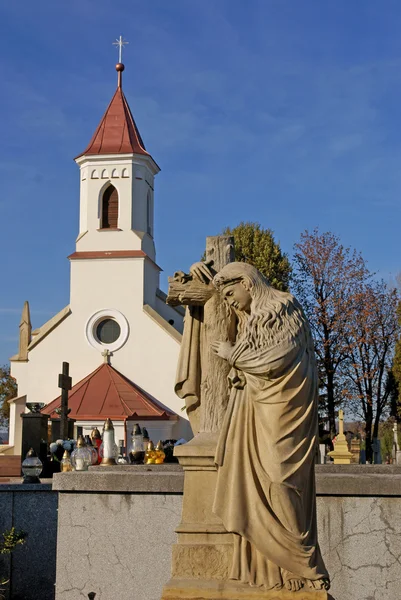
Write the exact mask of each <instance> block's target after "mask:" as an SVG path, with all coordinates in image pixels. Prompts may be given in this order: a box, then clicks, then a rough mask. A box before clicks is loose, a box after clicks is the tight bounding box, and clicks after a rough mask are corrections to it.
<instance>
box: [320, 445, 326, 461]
mask: <svg viewBox="0 0 401 600" xmlns="http://www.w3.org/2000/svg"><path fill="white" fill-rule="evenodd" d="M319 459H320V460H319V463H320V464H321V465H324V464H325V462H326V444H319Z"/></svg>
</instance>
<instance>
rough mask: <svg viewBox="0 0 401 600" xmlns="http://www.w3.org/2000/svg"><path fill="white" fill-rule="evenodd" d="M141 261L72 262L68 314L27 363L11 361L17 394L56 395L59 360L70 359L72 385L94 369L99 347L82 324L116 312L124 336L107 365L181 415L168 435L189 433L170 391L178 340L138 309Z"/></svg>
mask: <svg viewBox="0 0 401 600" xmlns="http://www.w3.org/2000/svg"><path fill="white" fill-rule="evenodd" d="M145 260H146V259H109V260H102V259H100V260H99V259H91V260H73V261H71V304H70V308H71V314H70V315H69V316H68V317H66V318H65V319H64V321H62V322H61V323H60V324H59V325H58V326H57V327H56V328H55V329H54V330H53V331H52V332H50V334H49V335H48V336H46V337H45V338H43V340H41V341H40V342H39V343H38V344H37V345H36V346H34V347H33V348H32V350H31V351H30V352H29V361H28V362H24V363H22V362H13V363H12V374H13V376H14V377H16V378H17V381H18V393H19V395H22V394H26V395H27V401H28V402H45V403H46V404H47V403H49V402H51V401H52V400H54V398H56V397H57V396H58V395H59V394H60V390H59V388H58V374H59V373H60V372H61V365H62V362H63V361H67V362H69V363H70V374H71V377H72V380H73V384H74V385H75V383H77V382H79V381H80V380H82V379H83V378H84V377H86V376H87V375H89V374H90V373H91V372H92V371H94V370H95V369H96V368H97V367H99V366H100V365H101V364H102V363H103V360H104V359H103V357H102V355H101V350H102V349H101V348H93V347H92V346H91V345H90V343H89V341H88V339H87V335H86V326H87V323H88V320H89V319H90V318H91V317H92V316H93V315H94V314H95V313H96V312H98V311H108V310H117V311H119V312H120V313H122V314H123V315H124V317H125V318H126V320H127V321H128V324H129V335H128V338H127V341H126V343H125V344H124V345H123V346H122V347H121V348H119V349H118V350H115V351H113V353H112V356H111V360H110V362H111V365H112V366H113V367H114V368H115V369H117V370H118V371H120V372H121V373H122V374H123V375H125V376H126V377H128V378H129V379H130V380H131V381H133V382H134V383H135V384H136V385H138V386H139V387H140V388H142V389H143V390H144V391H145V392H147V393H148V394H150V395H151V396H153V397H154V398H155V399H157V400H158V401H159V402H161V403H162V404H163V405H165V406H166V407H167V408H169V409H170V410H172V411H173V412H175V413H177V414H178V415H179V416H180V417H182V418H181V419H180V421H179V422H178V423H177V424H174V425H173V435H172V437H177V438H179V437H185V438H188V437H189V435H190V430H189V429H188V425H187V423H186V422H185V419H186V415H185V413H183V412H182V411H181V408H182V404H183V402H182V400H180V399H179V398H178V397H177V396H176V395H175V393H174V380H175V372H176V366H177V362H178V355H179V347H180V344H179V342H178V341H177V340H176V339H175V338H174V337H173V336H172V335H170V333H169V332H168V331H166V329H165V328H163V327H162V326H161V325H160V324H159V323H157V322H156V321H155V320H153V319H152V318H150V317H149V315H148V314H146V312H145V311H144V310H143V289H144V278H143V267H144V262H145ZM174 312H175V311H174ZM176 318H177V316H176Z"/></svg>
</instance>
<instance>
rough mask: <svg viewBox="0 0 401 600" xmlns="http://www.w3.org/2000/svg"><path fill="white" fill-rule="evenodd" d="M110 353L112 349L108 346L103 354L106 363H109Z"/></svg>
mask: <svg viewBox="0 0 401 600" xmlns="http://www.w3.org/2000/svg"><path fill="white" fill-rule="evenodd" d="M110 355H111V352H110V350H109V349H108V348H106V349H105V350H103V352H102V356H103V359H104V362H105V364H106V365H108V364H109V358H110Z"/></svg>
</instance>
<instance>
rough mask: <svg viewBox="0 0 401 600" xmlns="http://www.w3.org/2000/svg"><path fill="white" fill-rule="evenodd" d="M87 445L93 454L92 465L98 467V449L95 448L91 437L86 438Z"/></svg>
mask: <svg viewBox="0 0 401 600" xmlns="http://www.w3.org/2000/svg"><path fill="white" fill-rule="evenodd" d="M85 443H86V445H87V447H88V448H89V450H90V451H91V453H92V465H97V462H98V460H99V454H98V451H97V448H95V446H94V445H93V444H92V440H91V438H90V436H89V435H86V436H85Z"/></svg>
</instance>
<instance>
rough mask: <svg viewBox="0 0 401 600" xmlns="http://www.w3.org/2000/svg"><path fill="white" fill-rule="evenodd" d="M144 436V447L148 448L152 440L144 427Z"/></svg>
mask: <svg viewBox="0 0 401 600" xmlns="http://www.w3.org/2000/svg"><path fill="white" fill-rule="evenodd" d="M142 436H143V447H144V448H147V447H148V444H149V442H150V441H151V440H150V437H149V434H148V430H147V429H146V427H142Z"/></svg>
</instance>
